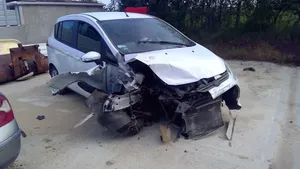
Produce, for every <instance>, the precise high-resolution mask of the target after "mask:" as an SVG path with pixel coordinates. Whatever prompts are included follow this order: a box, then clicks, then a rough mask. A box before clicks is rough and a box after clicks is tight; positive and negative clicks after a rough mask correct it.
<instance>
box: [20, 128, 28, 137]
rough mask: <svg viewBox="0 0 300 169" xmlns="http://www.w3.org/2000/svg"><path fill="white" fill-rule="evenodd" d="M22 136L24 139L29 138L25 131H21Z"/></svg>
mask: <svg viewBox="0 0 300 169" xmlns="http://www.w3.org/2000/svg"><path fill="white" fill-rule="evenodd" d="M21 134H22V136H23V137H24V138H25V137H27V134H26V133H25V132H24V131H23V130H21Z"/></svg>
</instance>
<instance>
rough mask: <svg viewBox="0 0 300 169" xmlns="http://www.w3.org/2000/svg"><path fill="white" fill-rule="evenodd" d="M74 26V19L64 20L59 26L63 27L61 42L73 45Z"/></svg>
mask: <svg viewBox="0 0 300 169" xmlns="http://www.w3.org/2000/svg"><path fill="white" fill-rule="evenodd" d="M74 26H75V22H74V21H64V22H62V23H61V25H60V26H59V27H61V28H60V31H61V37H60V40H61V42H63V43H65V44H67V45H71V46H72V41H73V31H74Z"/></svg>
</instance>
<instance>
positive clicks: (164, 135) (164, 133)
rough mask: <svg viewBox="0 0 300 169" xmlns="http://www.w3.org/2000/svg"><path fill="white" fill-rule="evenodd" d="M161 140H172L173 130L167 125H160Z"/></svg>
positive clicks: (165, 141)
mask: <svg viewBox="0 0 300 169" xmlns="http://www.w3.org/2000/svg"><path fill="white" fill-rule="evenodd" d="M160 134H161V141H163V142H164V143H167V142H170V141H171V140H172V137H171V130H170V128H169V127H168V126H167V125H160Z"/></svg>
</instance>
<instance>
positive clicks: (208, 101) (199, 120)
mask: <svg viewBox="0 0 300 169" xmlns="http://www.w3.org/2000/svg"><path fill="white" fill-rule="evenodd" d="M166 93H167V94H166ZM166 93H164V94H163V95H161V96H160V97H159V99H160V100H161V101H162V102H163V103H164V106H165V107H173V108H172V109H169V111H171V112H172V111H173V112H175V113H176V114H175V116H176V115H179V116H180V117H181V119H182V121H181V123H180V122H179V125H180V126H181V127H182V130H181V134H182V135H184V136H185V137H186V138H193V139H197V138H201V137H203V136H206V135H208V134H210V133H212V132H214V131H216V130H217V129H219V128H221V127H223V126H224V122H223V119H222V114H221V104H222V102H223V101H224V102H225V104H226V105H227V107H228V108H229V109H231V110H238V109H241V105H240V103H239V96H240V88H239V86H238V81H237V78H236V77H235V76H234V74H233V73H232V71H231V70H230V69H229V68H227V70H226V71H225V72H224V73H221V74H219V75H216V76H214V77H211V78H206V79H201V80H200V81H198V82H195V83H191V84H185V85H179V86H170V88H169V92H166ZM171 93H172V94H171ZM175 123H176V122H175ZM177 123H178V122H177Z"/></svg>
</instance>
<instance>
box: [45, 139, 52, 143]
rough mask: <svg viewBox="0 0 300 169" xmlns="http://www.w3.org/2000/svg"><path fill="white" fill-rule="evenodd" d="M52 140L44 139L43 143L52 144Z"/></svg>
mask: <svg viewBox="0 0 300 169" xmlns="http://www.w3.org/2000/svg"><path fill="white" fill-rule="evenodd" d="M51 141H52V140H51V139H49V138H45V139H43V142H45V143H49V142H51Z"/></svg>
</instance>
